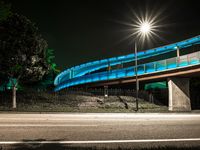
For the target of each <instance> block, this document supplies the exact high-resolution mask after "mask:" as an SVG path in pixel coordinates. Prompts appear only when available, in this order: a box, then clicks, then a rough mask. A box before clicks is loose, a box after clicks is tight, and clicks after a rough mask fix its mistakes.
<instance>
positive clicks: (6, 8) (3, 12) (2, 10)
mask: <svg viewBox="0 0 200 150" xmlns="http://www.w3.org/2000/svg"><path fill="white" fill-rule="evenodd" d="M11 15H12V12H11V5H10V4H5V3H4V2H3V1H0V21H4V20H6V19H7V18H8V17H10V16H11Z"/></svg>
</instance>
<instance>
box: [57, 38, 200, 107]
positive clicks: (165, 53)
mask: <svg viewBox="0 0 200 150" xmlns="http://www.w3.org/2000/svg"><path fill="white" fill-rule="evenodd" d="M199 44H200V36H196V37H193V38H190V39H187V40H184V41H181V42H177V43H173V44H169V45H166V46H162V47H159V48H154V49H150V50H147V51H143V52H138V53H137V56H138V59H139V61H140V64H139V65H138V66H137V74H138V78H139V81H141V82H142V81H156V80H161V79H167V80H168V88H169V110H181V111H185V110H186V111H187V110H191V105H190V95H189V78H190V77H191V76H199V73H200V49H199V47H198V46H199ZM194 46H196V47H195V50H194ZM192 49H193V50H192ZM182 51H185V52H184V53H182ZM170 52H174V53H175V54H176V56H175V57H174V56H173V55H169V54H170ZM181 54H182V55H181ZM159 56H161V57H159ZM134 58H135V56H134V54H129V55H125V56H119V57H114V58H109V59H104V60H99V61H94V62H89V63H86V64H82V65H79V66H75V67H71V68H69V69H66V70H65V71H63V72H61V73H60V74H59V75H58V76H57V77H56V78H55V81H54V84H55V86H56V87H55V91H59V90H62V89H64V88H68V87H73V86H81V85H86V84H88V85H90V86H92V85H93V86H102V85H113V84H124V83H133V82H135V75H136V72H135V70H136V68H135V66H134V61H135V60H134ZM154 58H157V59H154ZM165 58H167V59H165ZM148 60H149V61H150V62H149V61H148ZM131 63H132V64H131ZM122 64H123V66H125V65H126V64H131V65H129V66H126V67H117V68H116V69H114V70H110V69H108V70H106V68H110V67H114V66H116V65H122Z"/></svg>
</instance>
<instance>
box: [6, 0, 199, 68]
mask: <svg viewBox="0 0 200 150" xmlns="http://www.w3.org/2000/svg"><path fill="white" fill-rule="evenodd" d="M5 1H6V2H10V3H11V4H12V8H13V10H15V11H16V12H17V13H20V14H23V15H25V16H26V17H28V18H29V19H30V20H32V21H33V22H35V23H36V25H37V26H38V27H39V30H40V32H41V33H42V35H43V37H44V38H45V39H46V40H47V41H48V44H49V47H50V48H53V49H54V50H55V56H56V59H55V61H56V63H57V64H58V66H59V68H60V69H64V68H67V67H70V66H74V65H78V64H80V63H83V62H87V61H92V60H97V59H102V58H108V57H112V56H118V55H125V54H129V53H131V52H133V48H134V46H133V38H129V39H126V40H123V39H124V38H125V37H126V36H128V35H129V34H130V33H129V32H130V31H127V29H130V26H127V25H124V23H133V20H134V19H133V18H134V16H133V13H132V12H135V13H137V14H144V13H145V12H146V13H149V14H153V15H154V14H155V15H156V14H160V15H159V16H158V24H159V25H160V27H159V32H157V34H158V35H159V36H160V38H158V37H155V38H154V39H151V40H150V41H148V42H145V43H144V44H143V45H142V46H140V50H145V49H149V48H153V47H157V46H162V45H165V44H169V43H172V42H177V41H179V40H184V39H186V38H190V37H192V36H196V35H198V34H200V4H199V3H198V0H169V1H168V0H73V1H72V0H71V1H68V0H56V1H55V0H54V1H51V0H5Z"/></svg>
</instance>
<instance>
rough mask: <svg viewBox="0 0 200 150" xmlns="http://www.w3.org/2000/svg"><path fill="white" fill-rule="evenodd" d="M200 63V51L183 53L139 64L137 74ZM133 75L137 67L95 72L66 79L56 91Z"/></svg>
mask: <svg viewBox="0 0 200 150" xmlns="http://www.w3.org/2000/svg"><path fill="white" fill-rule="evenodd" d="M199 64H200V51H198V52H195V53H190V54H188V55H183V56H180V57H174V58H170V59H165V60H160V61H156V62H151V63H147V64H142V65H139V66H138V67H137V70H138V72H137V74H138V75H144V74H151V73H156V72H163V71H168V70H173V69H179V68H183V67H189V66H194V65H199ZM131 76H135V67H128V68H123V69H116V70H111V71H105V72H100V73H94V74H90V75H85V76H81V77H76V78H72V79H69V80H66V81H65V82H63V83H61V84H59V85H58V86H56V88H55V91H59V90H61V89H64V88H67V87H71V86H75V85H80V84H85V83H92V82H98V81H105V80H112V79H120V78H126V77H131Z"/></svg>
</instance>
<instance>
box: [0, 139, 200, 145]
mask: <svg viewBox="0 0 200 150" xmlns="http://www.w3.org/2000/svg"><path fill="white" fill-rule="evenodd" d="M189 141H193V142H194V141H200V138H185V139H141V140H102V141H0V144H6V145H8V144H106V143H107V144H109V143H110V144H112V143H147V142H148V143H149V142H189Z"/></svg>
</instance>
